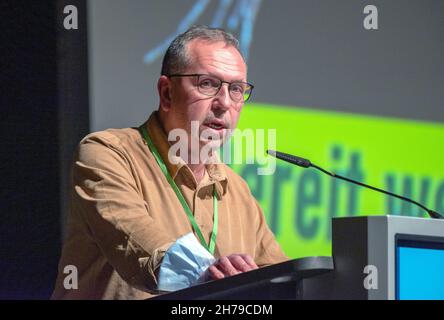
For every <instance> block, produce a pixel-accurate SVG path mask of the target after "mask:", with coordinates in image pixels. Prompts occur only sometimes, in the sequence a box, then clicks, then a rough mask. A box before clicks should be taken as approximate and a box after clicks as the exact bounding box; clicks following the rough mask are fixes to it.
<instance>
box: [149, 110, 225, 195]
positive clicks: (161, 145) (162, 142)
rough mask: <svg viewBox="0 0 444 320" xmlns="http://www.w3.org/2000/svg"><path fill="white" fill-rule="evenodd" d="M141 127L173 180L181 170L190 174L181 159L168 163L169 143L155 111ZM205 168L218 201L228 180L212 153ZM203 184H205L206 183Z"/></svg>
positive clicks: (220, 163)
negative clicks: (213, 184) (214, 185)
mask: <svg viewBox="0 0 444 320" xmlns="http://www.w3.org/2000/svg"><path fill="white" fill-rule="evenodd" d="M143 125H144V126H146V128H147V131H148V134H149V136H150V138H151V140H152V141H153V143H154V145H155V146H156V148H157V151H159V154H160V156H161V158H162V160H163V162H164V163H165V165H166V167H167V169H168V172H169V173H170V175H171V177H172V178H173V179H174V180H175V179H176V177H177V175H178V174H179V172H180V171H182V170H187V171H189V172H190V173H192V172H191V169H190V168H189V167H188V166H187V164H186V163H185V161H184V160H183V159H182V158H180V157H178V156H176V155H174V156H172V157H171V160H172V161H173V162H174V163H173V162H170V161H169V158H168V150H169V148H170V143H169V141H168V137H167V135H166V132H165V130H164V128H163V126H162V123H161V122H160V119H159V114H158V112H157V111H154V112H153V113H152V114H151V115H150V117H149V118H148V120H147V121H146V122H145V123H144V124H143ZM205 168H206V171H207V173H208V177H209V180H210V184H212V182H214V183H215V184H216V194H217V197H218V198H219V199H220V198H221V197H222V195H223V194H225V193H226V189H227V183H228V179H227V173H226V171H225V168H224V164H223V163H222V162H221V160H220V158H219V156H218V155H217V153H214V155H213V157H212V158H211V159H210V161H209V163H208V164H206V165H205ZM203 182H204V183H205V182H206V181H203ZM207 183H208V182H207Z"/></svg>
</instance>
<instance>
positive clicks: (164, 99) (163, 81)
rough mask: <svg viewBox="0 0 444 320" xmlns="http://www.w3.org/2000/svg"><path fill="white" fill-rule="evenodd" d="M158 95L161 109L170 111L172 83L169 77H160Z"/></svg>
mask: <svg viewBox="0 0 444 320" xmlns="http://www.w3.org/2000/svg"><path fill="white" fill-rule="evenodd" d="M157 93H158V94H159V99H160V108H161V109H163V110H164V111H168V110H169V109H170V108H171V82H170V80H169V79H168V77H167V76H163V75H162V76H160V78H159V80H158V81H157Z"/></svg>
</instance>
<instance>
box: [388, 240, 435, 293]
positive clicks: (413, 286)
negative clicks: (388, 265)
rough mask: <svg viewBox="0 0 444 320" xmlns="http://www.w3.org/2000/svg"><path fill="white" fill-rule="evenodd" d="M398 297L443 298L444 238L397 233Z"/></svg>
mask: <svg viewBox="0 0 444 320" xmlns="http://www.w3.org/2000/svg"><path fill="white" fill-rule="evenodd" d="M396 299H398V300H424V299H427V300H438V299H439V300H444V238H438V239H437V238H434V239H432V238H423V237H422V238H416V239H415V238H411V237H410V238H408V237H407V236H405V237H397V240H396Z"/></svg>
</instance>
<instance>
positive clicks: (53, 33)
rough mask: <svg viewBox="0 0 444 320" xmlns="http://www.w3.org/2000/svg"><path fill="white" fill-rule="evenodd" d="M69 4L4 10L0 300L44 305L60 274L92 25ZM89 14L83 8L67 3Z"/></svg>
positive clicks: (14, 5) (83, 126)
mask: <svg viewBox="0 0 444 320" xmlns="http://www.w3.org/2000/svg"><path fill="white" fill-rule="evenodd" d="M65 3H67V1H48V0H46V1H17V0H14V1H2V2H1V4H0V15H1V16H0V21H1V22H0V26H1V27H0V30H1V32H0V37H1V38H0V39H1V41H0V44H1V46H0V47H1V65H2V67H1V71H0V72H1V76H0V88H1V94H0V109H1V117H0V123H1V126H0V128H1V129H0V130H1V148H0V159H1V160H0V163H1V165H0V166H1V172H2V175H1V176H2V179H1V181H2V183H1V185H2V188H1V191H0V199H1V205H0V212H1V219H0V221H1V222H0V239H1V245H0V298H3V299H5V298H7V299H46V298H48V297H49V296H50V294H51V292H52V289H53V285H54V280H55V277H56V273H57V264H58V259H59V255H60V248H61V242H62V239H61V235H62V229H61V212H62V210H63V207H64V206H66V205H67V201H66V200H67V179H68V174H67V167H69V163H70V161H71V159H72V153H73V149H74V146H75V144H76V143H77V142H78V141H79V140H80V137H81V136H82V135H84V134H85V133H86V131H87V130H88V127H89V122H88V94H87V74H86V66H87V65H86V63H87V59H86V57H87V56H86V55H87V53H86V41H85V40H86V25H85V23H86V21H85V18H84V17H82V14H80V16H79V18H80V21H79V22H80V23H79V29H78V30H76V31H74V32H73V31H72V30H71V32H70V33H68V31H67V30H64V29H63V24H62V23H61V21H62V20H61V19H62V18H63V17H62V13H63V7H64V4H65ZM69 4H74V5H76V6H78V8H79V12H80V13H82V12H83V14H84V13H85V10H81V9H85V3H84V1H69Z"/></svg>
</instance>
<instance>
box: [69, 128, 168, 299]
mask: <svg viewBox="0 0 444 320" xmlns="http://www.w3.org/2000/svg"><path fill="white" fill-rule="evenodd" d="M72 174H73V188H74V190H73V191H74V192H73V196H74V198H73V201H74V202H75V206H76V208H77V209H76V210H75V214H77V215H78V218H80V219H82V220H83V221H84V222H85V223H86V225H87V228H88V233H89V234H90V235H91V237H92V239H93V240H94V241H95V242H96V244H97V246H98V247H99V248H100V250H101V252H102V254H103V255H104V256H105V258H106V259H107V260H108V262H109V263H110V264H111V265H112V266H113V268H114V269H115V270H116V271H117V273H118V274H119V275H120V276H121V277H122V279H124V280H125V281H126V282H128V283H129V284H130V285H132V286H134V287H136V288H138V289H141V290H144V291H147V292H151V293H156V292H157V275H156V274H157V271H158V267H159V265H160V262H161V260H162V258H163V256H164V254H165V252H166V250H167V249H168V248H169V247H170V246H171V244H172V243H174V241H175V239H172V238H170V237H169V236H167V235H166V233H165V232H164V230H162V229H161V228H160V227H159V225H158V223H156V221H155V220H154V219H153V218H152V217H151V216H150V211H149V207H148V204H147V202H146V201H145V200H144V198H143V196H142V195H141V193H140V191H139V190H138V188H137V186H136V180H135V178H134V177H133V176H132V173H131V168H130V165H129V162H128V160H127V157H126V156H125V153H124V152H123V151H122V150H120V149H119V147H118V145H116V144H114V141H113V143H110V142H109V141H107V140H106V139H105V138H103V137H98V136H87V137H86V138H85V139H84V140H83V141H82V142H81V143H80V146H79V150H78V155H77V159H76V161H75V162H74V166H73V172H72Z"/></svg>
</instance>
